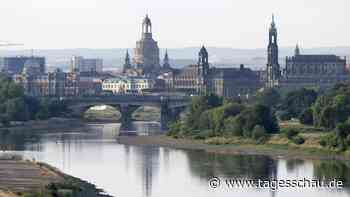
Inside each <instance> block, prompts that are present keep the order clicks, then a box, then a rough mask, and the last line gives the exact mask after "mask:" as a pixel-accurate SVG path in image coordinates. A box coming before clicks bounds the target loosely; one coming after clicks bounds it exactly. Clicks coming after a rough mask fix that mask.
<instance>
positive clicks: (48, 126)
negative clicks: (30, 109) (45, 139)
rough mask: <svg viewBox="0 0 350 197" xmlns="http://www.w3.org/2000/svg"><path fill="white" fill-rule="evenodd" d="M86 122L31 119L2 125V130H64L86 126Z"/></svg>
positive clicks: (0, 128)
mask: <svg viewBox="0 0 350 197" xmlns="http://www.w3.org/2000/svg"><path fill="white" fill-rule="evenodd" d="M85 123H86V122H85V121H84V120H82V119H76V118H50V119H48V120H31V121H26V122H17V123H15V124H14V125H12V126H8V127H0V131H10V132H18V131H21V132H25V131H36V132H39V133H40V132H47V131H50V132H62V130H63V131H64V130H72V131H74V129H78V128H81V127H84V124H85Z"/></svg>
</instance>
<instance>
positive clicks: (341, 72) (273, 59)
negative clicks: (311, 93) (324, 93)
mask: <svg viewBox="0 0 350 197" xmlns="http://www.w3.org/2000/svg"><path fill="white" fill-rule="evenodd" d="M265 80H266V84H265V86H266V87H268V88H272V87H280V88H288V89H298V88H303V87H310V88H320V89H324V88H328V87H332V86H333V85H335V84H336V83H339V82H345V81H349V80H350V75H349V72H348V71H347V69H346V58H341V57H338V56H336V55H324V54H322V55H321V54H312V55H311V54H310V55H308V54H301V51H300V48H299V46H298V45H297V46H296V48H295V50H294V56H292V57H286V66H285V68H284V69H281V68H280V66H279V63H278V45H277V28H276V25H275V21H274V17H273V19H272V23H271V27H270V29H269V44H268V57H267V67H266V78H265Z"/></svg>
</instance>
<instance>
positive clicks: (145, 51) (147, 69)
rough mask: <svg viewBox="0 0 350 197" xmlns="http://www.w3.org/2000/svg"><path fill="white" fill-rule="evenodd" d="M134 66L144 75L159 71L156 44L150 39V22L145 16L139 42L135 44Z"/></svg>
mask: <svg viewBox="0 0 350 197" xmlns="http://www.w3.org/2000/svg"><path fill="white" fill-rule="evenodd" d="M133 60H134V64H135V65H136V67H137V68H140V69H142V70H143V71H144V73H145V74H146V75H148V74H151V73H157V72H159V69H160V63H159V47H158V43H157V42H156V41H155V40H154V39H153V37H152V22H151V19H150V18H149V17H148V15H146V17H145V19H144V20H143V23H142V36H141V40H139V41H137V42H136V48H135V50H134V59H133Z"/></svg>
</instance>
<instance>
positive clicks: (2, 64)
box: [0, 56, 46, 75]
mask: <svg viewBox="0 0 350 197" xmlns="http://www.w3.org/2000/svg"><path fill="white" fill-rule="evenodd" d="M34 64H35V65H36V66H37V67H39V68H38V69H37V70H38V72H39V73H45V69H46V60H45V58H44V57H36V56H28V57H27V56H17V57H3V58H0V68H1V70H2V72H4V73H6V74H9V75H15V74H21V73H22V72H23V69H24V67H25V65H34Z"/></svg>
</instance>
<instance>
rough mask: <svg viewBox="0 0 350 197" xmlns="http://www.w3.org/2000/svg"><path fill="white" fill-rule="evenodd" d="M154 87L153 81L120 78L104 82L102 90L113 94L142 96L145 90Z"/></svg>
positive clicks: (139, 78) (137, 78)
mask: <svg viewBox="0 0 350 197" xmlns="http://www.w3.org/2000/svg"><path fill="white" fill-rule="evenodd" d="M154 85H155V81H154V80H153V79H148V78H143V77H121V76H120V77H115V78H110V79H106V80H104V81H103V83H102V90H103V91H109V92H113V94H128V93H131V94H133V93H135V94H140V93H142V91H143V90H146V89H152V88H153V87H154Z"/></svg>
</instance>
